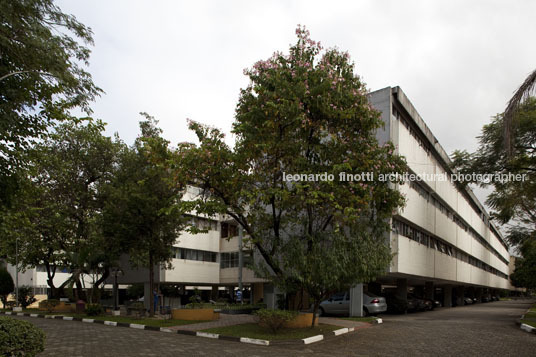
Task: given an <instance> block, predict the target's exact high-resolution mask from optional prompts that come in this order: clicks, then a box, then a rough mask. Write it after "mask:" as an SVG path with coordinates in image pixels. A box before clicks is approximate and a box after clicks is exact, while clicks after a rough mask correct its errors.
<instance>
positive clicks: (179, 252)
mask: <svg viewBox="0 0 536 357" xmlns="http://www.w3.org/2000/svg"><path fill="white" fill-rule="evenodd" d="M173 253H174V257H175V259H185V260H197V261H200V262H211V263H216V262H217V260H218V253H216V252H210V251H207V250H197V249H188V248H173Z"/></svg>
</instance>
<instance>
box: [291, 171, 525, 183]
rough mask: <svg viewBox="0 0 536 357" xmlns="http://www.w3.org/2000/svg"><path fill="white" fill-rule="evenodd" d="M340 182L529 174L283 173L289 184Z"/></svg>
mask: <svg viewBox="0 0 536 357" xmlns="http://www.w3.org/2000/svg"><path fill="white" fill-rule="evenodd" d="M335 179H337V180H338V181H340V182H372V181H375V180H377V181H380V182H400V181H404V182H411V181H439V182H445V181H452V182H480V183H490V182H501V183H504V182H509V181H525V180H526V179H527V174H512V173H509V174H476V173H471V174H461V173H455V174H450V175H449V174H446V173H442V174H428V173H420V174H415V173H404V174H399V173H387V174H375V173H374V172H361V173H357V174H354V173H348V172H339V174H338V175H334V174H328V173H327V172H323V173H317V174H288V173H286V172H283V181H287V182H316V181H335Z"/></svg>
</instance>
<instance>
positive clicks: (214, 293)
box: [210, 285, 219, 301]
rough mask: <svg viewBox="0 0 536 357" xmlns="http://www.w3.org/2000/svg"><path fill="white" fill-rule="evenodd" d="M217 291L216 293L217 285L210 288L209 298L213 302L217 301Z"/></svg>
mask: <svg viewBox="0 0 536 357" xmlns="http://www.w3.org/2000/svg"><path fill="white" fill-rule="evenodd" d="M218 293H219V291H218V286H217V285H213V286H212V291H211V292H210V298H211V299H212V300H214V301H216V300H218V295H219V294H218Z"/></svg>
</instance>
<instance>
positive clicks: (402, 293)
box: [396, 279, 408, 300]
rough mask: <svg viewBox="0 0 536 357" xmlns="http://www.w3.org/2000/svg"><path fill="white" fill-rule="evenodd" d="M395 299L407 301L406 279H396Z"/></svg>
mask: <svg viewBox="0 0 536 357" xmlns="http://www.w3.org/2000/svg"><path fill="white" fill-rule="evenodd" d="M396 297H397V298H399V299H402V300H408V279H396Z"/></svg>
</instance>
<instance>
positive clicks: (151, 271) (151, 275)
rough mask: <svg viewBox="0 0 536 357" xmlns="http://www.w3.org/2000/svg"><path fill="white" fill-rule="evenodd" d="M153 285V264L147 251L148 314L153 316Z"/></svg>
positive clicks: (151, 257) (151, 256)
mask: <svg viewBox="0 0 536 357" xmlns="http://www.w3.org/2000/svg"><path fill="white" fill-rule="evenodd" d="M153 285H154V265H153V255H152V254H151V253H149V316H151V317H153V316H154V295H153V289H154V287H153Z"/></svg>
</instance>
